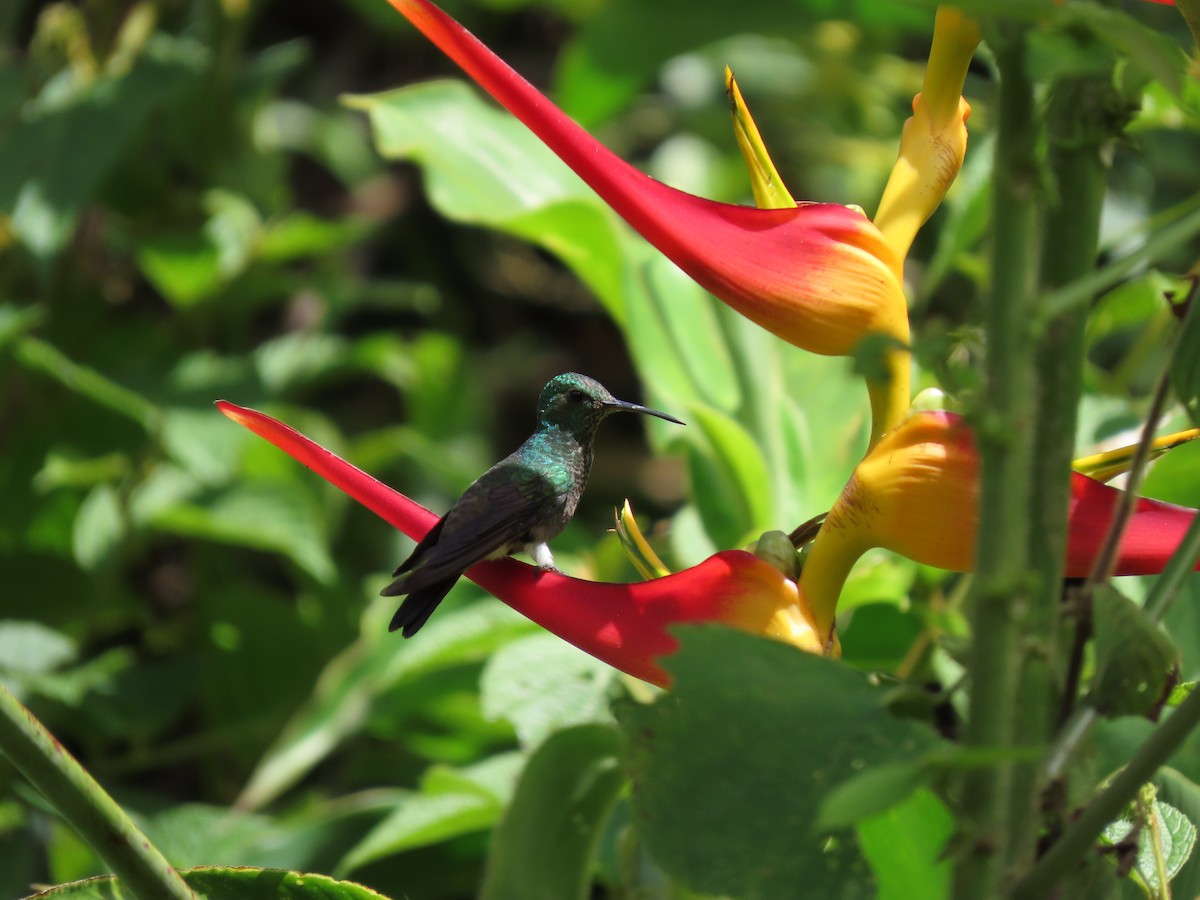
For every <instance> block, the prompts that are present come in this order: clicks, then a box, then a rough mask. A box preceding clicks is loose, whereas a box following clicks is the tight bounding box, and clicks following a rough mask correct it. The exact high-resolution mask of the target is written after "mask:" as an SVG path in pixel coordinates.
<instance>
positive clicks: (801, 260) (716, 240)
mask: <svg viewBox="0 0 1200 900" xmlns="http://www.w3.org/2000/svg"><path fill="white" fill-rule="evenodd" d="M389 2H390V3H391V4H392V6H393V7H395V9H396V10H397V11H398V12H399V13H400V14H401V15H403V16H404V17H405V18H407V19H408V20H409V21H410V22H412V23H413V25H415V26H416V27H417V28H418V29H419V30H420V31H421V32H422V33H423V34H424V35H425V36H426V37H427V38H429V40H430V41H432V42H433V43H434V44H435V45H437V47H438V48H439V49H441V50H442V52H443V53H445V54H446V55H447V56H449V57H450V58H451V59H452V60H454V62H455V63H457V64H458V65H459V66H460V67H461V68H462V69H463V71H464V72H466V73H467V75H469V76H470V77H471V78H472V79H474V81H475V82H476V83H477V84H478V85H479V86H480V87H482V88H483V89H484V90H485V91H487V92H488V93H489V94H491V95H492V97H493V98H495V99H496V100H497V101H498V102H499V103H500V104H501V105H503V106H504V107H505V108H507V109H508V110H509V112H511V113H512V114H513V115H514V116H516V117H517V118H518V119H519V120H520V121H522V122H523V123H524V124H525V125H526V126H527V127H528V128H529V129H530V130H531V131H532V132H533V133H534V134H535V135H537V137H538V138H540V139H541V141H542V142H543V143H545V144H546V146H547V147H549V148H550V149H551V150H552V151H553V152H554V153H555V154H556V155H557V156H558V157H559V158H560V159H562V160H563V162H565V163H566V164H567V165H568V166H569V167H570V168H571V169H572V170H574V171H575V173H576V174H577V175H579V177H580V178H582V179H583V180H584V181H585V182H586V183H587V184H588V185H589V186H591V187H592V189H593V190H595V191H596V193H597V194H599V195H600V196H601V198H603V200H604V201H605V202H606V203H607V204H608V205H609V206H611V207H612V208H613V209H614V210H615V211H616V212H617V213H618V214H619V215H620V216H621V217H622V218H624V219H625V220H626V221H627V222H629V224H630V225H632V226H633V228H634V229H636V230H637V231H638V232H639V233H640V234H641V235H642V236H643V237H645V238H646V240H648V241H649V242H650V243H651V244H653V245H654V246H655V247H656V248H658V249H659V250H660V251H661V252H662V253H663V254H664V255H665V256H667V257H668V258H669V259H671V260H672V261H673V262H675V264H676V265H678V266H679V267H680V268H681V269H683V271H685V272H686V273H687V274H688V275H689V276H691V277H692V278H693V279H694V280H695V281H696V282H697V283H698V284H700V285H701V286H702V287H704V288H705V289H707V290H708V291H710V292H711V293H712V294H714V295H715V296H717V297H719V298H720V299H721V300H723V301H724V302H726V303H728V304H729V305H730V306H732V307H733V308H734V309H736V310H737V311H738V312H740V313H742V314H743V315H745V316H746V317H747V318H749V319H751V320H753V321H754V322H757V323H758V324H759V325H761V326H762V327H764V328H766V329H767V330H768V331H771V332H772V333H774V334H776V335H778V336H779V337H781V338H783V339H784V340H787V341H789V342H791V343H793V344H795V345H796V346H798V347H802V348H804V349H806V350H810V351H812V352H815V353H822V354H828V355H845V354H849V353H851V352H852V351H853V349H854V347H855V346H856V345H857V343H858V342H859V340H861V339H862V338H863V337H864V336H865V335H866V334H869V333H872V332H881V333H886V334H890V335H893V336H897V337H901V338H906V337H907V309H906V306H905V301H904V294H903V290H902V287H901V281H902V271H901V270H902V264H901V261H900V260H899V259H898V258H897V257H896V255H895V253H894V252H893V251H892V250H891V248H890V246H889V245H888V244H887V241H886V240H885V239H884V237H883V235H882V234H881V233H880V232H879V230H878V229H877V228H876V227H875V226H874V225H873V224H872V223H871V222H870V220H868V219H867V218H866V217H865V216H863V215H862V214H861V213H859V212H856V211H854V210H851V209H848V208H847V207H844V206H839V205H836V204H826V203H804V204H800V205H799V206H797V207H795V208H791V209H756V208H754V207H748V206H735V205H732V204H725V203H716V202H713V201H711V200H706V199H704V198H701V197H696V196H693V195H691V194H687V193H684V192H682V191H678V190H676V189H674V188H671V187H668V186H667V185H664V184H662V183H661V182H659V181H656V180H654V179H653V178H651V177H650V176H648V175H646V174H644V173H642V172H640V171H638V170H637V169H636V168H634V167H633V166H632V165H630V164H629V163H627V162H625V161H624V160H623V159H621V158H620V157H618V156H617V155H616V154H614V153H612V151H610V150H609V149H608V148H606V147H605V146H604V145H603V144H601V143H600V142H599V141H597V140H596V139H595V138H593V137H592V136H591V135H590V134H588V133H587V132H586V131H585V130H584V129H582V128H580V127H579V125H577V124H576V123H575V122H573V121H572V120H571V119H570V118H569V117H568V116H567V115H566V113H564V112H563V111H562V110H560V109H559V108H558V107H557V106H555V105H554V104H553V103H552V102H551V101H550V100H549V99H548V98H546V97H545V96H544V95H542V94H541V93H540V92H539V91H538V90H537V89H536V88H534V87H533V86H532V85H531V84H529V82H527V81H526V80H525V79H524V78H522V77H521V76H520V75H518V74H517V73H516V72H515V71H513V69H511V68H510V67H509V66H508V65H507V64H506V63H505V62H504V61H503V60H501V59H500V58H499V57H498V56H496V55H495V54H494V53H492V51H491V50H489V49H488V48H487V47H486V46H484V45H483V44H482V43H480V41H479V40H478V39H477V38H475V36H474V35H472V34H471V33H470V32H468V31H467V30H466V29H465V28H463V27H462V26H461V25H460V24H458V22H456V21H454V19H452V18H450V17H449V16H448V15H446V14H445V13H444V12H442V11H441V10H440V9H438V8H437V7H436V6H434V5H433V4H432V3H429V2H427V0H389Z"/></svg>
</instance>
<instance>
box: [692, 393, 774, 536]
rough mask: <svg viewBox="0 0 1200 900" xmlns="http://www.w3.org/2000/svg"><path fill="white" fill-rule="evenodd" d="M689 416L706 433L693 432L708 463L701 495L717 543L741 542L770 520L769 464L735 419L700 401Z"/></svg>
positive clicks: (699, 456)
mask: <svg viewBox="0 0 1200 900" xmlns="http://www.w3.org/2000/svg"><path fill="white" fill-rule="evenodd" d="M688 418H689V419H690V420H691V421H692V422H693V423H694V425H695V426H696V427H697V429H698V432H699V435H700V436H701V437H702V438H703V443H700V441H698V440H697V439H696V438H694V437H692V436H691V434H690V433H689V435H688V439H689V444H690V446H691V447H692V448H693V450H694V455H693V460H694V461H695V462H696V463H697V464H699V465H701V466H702V467H703V469H702V471H698V472H696V474H695V477H696V478H697V479H698V480H699V479H703V485H704V486H703V489H702V490H701V491H700V492H699V493H698V495H697V497H696V503H697V505H698V506H699V508H700V513H701V515H702V516H703V517H704V519H705V526H706V528H707V529H708V531H709V533H710V534H712V535H713V536H714V538H715V539H716V541H717V543H718V544H721V545H724V546H730V545H736V544H737V543H739V542H741V541H743V540H744V539H745V538H746V537H747V535H749V534H751V533H753V532H759V531H762V530H763V529H765V528H769V527H770V526H771V522H772V519H773V517H774V501H773V494H772V483H771V474H770V470H769V469H768V467H767V462H766V460H765V459H764V458H763V454H762V451H761V450H760V449H759V446H758V443H757V442H756V441H755V439H754V437H753V436H751V435H750V433H749V432H747V431H746V429H745V428H744V427H743V426H742V425H741V424H739V423H738V421H737V420H736V419H733V418H732V417H730V416H728V415H726V414H725V413H722V412H720V411H718V410H716V409H714V408H712V407H710V406H705V405H702V404H697V405H695V406H692V407H690V408H689V409H688Z"/></svg>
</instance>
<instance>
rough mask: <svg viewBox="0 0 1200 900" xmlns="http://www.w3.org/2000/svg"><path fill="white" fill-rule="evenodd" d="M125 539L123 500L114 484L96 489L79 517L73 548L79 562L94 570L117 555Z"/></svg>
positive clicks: (77, 517)
mask: <svg viewBox="0 0 1200 900" xmlns="http://www.w3.org/2000/svg"><path fill="white" fill-rule="evenodd" d="M124 537H125V520H124V518H123V517H122V515H121V501H120V499H119V498H118V497H117V492H116V491H115V490H114V489H113V487H112V486H111V485H108V484H98V485H96V486H95V487H94V488H92V490H91V492H90V493H88V495H87V497H85V498H84V501H83V503H82V504H81V505H80V507H79V515H77V516H76V517H75V528H74V531H73V536H72V545H73V547H74V550H75V559H76V560H78V562H79V565H81V566H82V567H83V568H85V569H94V568H96V567H97V566H99V565H100V564H101V563H103V562H105V561H106V560H108V559H109V558H110V557H111V556H112V555H113V553H115V552H116V549H117V547H118V546H120V543H121V541H122V539H123V538H124Z"/></svg>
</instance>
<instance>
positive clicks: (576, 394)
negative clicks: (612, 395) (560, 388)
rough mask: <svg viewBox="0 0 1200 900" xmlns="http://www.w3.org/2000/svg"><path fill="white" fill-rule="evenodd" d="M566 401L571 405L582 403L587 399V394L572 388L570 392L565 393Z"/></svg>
mask: <svg viewBox="0 0 1200 900" xmlns="http://www.w3.org/2000/svg"><path fill="white" fill-rule="evenodd" d="M567 399H568V400H570V401H571V402H572V403H582V402H583V401H584V400H586V399H587V394H585V393H584V392H583V391H581V390H579V388H572V389H571V390H569V391H567Z"/></svg>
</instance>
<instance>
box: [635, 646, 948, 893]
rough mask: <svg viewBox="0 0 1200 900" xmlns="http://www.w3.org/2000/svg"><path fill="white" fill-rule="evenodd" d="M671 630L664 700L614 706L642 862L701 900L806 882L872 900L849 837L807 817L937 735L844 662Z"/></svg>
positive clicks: (869, 881) (791, 888)
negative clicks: (835, 793)
mask: <svg viewBox="0 0 1200 900" xmlns="http://www.w3.org/2000/svg"><path fill="white" fill-rule="evenodd" d="M677 631H678V633H679V635H680V637H681V642H682V649H681V650H680V651H679V653H678V654H676V655H675V656H672V657H669V658H668V659H667V660H666V662H665V664H666V667H667V669H668V670H669V671H670V673H671V675H672V677H673V679H674V686H673V688H672V690H671V691H670V692H669V693H667V694H665V695H663V696H662V697H660V698H659V699H658V700H657V701H656V702H655V703H653V704H651V705H647V706H634V705H632V704H627V705H624V706H622V707H620V708H619V709H618V719H619V720H620V722H621V724H622V725H623V726H624V729H625V731H626V734H627V736H628V739H629V741H630V744H631V751H630V761H629V768H630V773H631V775H632V778H633V783H634V785H635V788H634V793H633V803H634V813H635V815H636V817H637V821H638V823H639V829H640V830H641V832H642V834H643V836H644V838H645V841H646V844H647V847H648V849H649V850H650V852H651V854H652V855H653V856H654V857H655V858H656V859H657V861H658V862H659V863H660V864H661V865H662V866H663V867H664V868H665V869H666V870H667V871H668V872H669V873H670V874H671V875H672V876H674V877H675V878H677V879H679V880H680V881H681V882H683V883H684V884H685V885H687V886H688V887H690V888H691V889H693V890H698V891H702V892H706V893H715V894H730V895H733V896H737V897H741V898H747V900H757V898H777V897H787V896H793V895H794V893H795V890H796V886H797V885H801V884H802V885H804V886H805V890H806V891H807V892H808V893H809V894H810V895H811V896H813V897H838V898H854V897H873V896H874V895H875V888H874V877H873V875H872V873H871V872H870V870H869V867H868V866H867V863H866V861H865V859H864V858H863V856H862V852H861V850H860V847H859V845H858V840H857V838H856V836H855V834H854V832H852V831H850V830H838V831H834V832H832V833H830V832H821V831H820V830H818V829H817V828H816V827H815V826H814V823H815V821H816V819H817V815H818V813H819V811H820V809H821V806H822V804H823V803H824V802H825V798H826V797H827V796H828V795H829V793H830V791H832V790H833V789H835V788H836V787H837V786H838V785H840V784H842V783H844V782H845V781H847V780H848V779H849V778H851V777H853V776H855V775H857V774H858V773H860V772H864V771H866V770H868V769H870V768H872V767H875V766H879V765H881V764H883V763H888V764H890V765H901V764H904V763H905V762H910V761H913V760H918V759H920V758H922V757H923V756H924V755H925V754H926V753H927V752H928V751H930V749H931V748H933V747H935V746H937V745H938V743H939V742H938V740H937V738H935V737H934V735H933V734H932V733H931V732H930V731H929V730H928V729H926V728H925V727H923V726H922V725H920V724H918V723H916V722H913V721H907V720H902V719H898V718H896V717H894V716H893V715H892V714H891V713H890V712H889V710H888V696H889V695H888V691H886V690H884V689H881V688H879V687H877V686H875V685H873V684H872V683H871V680H870V679H869V678H868V676H867V675H865V674H864V673H861V672H857V671H854V670H852V669H850V668H849V667H847V666H845V665H842V664H841V663H838V662H835V661H833V660H828V659H823V658H820V657H816V656H812V655H810V654H807V653H802V652H800V651H798V650H796V649H795V648H793V647H789V646H786V645H784V644H781V643H778V642H776V641H771V640H767V639H765V638H759V637H754V636H751V635H746V634H742V633H740V632H736V631H729V630H724V629H720V628H716V627H711V626H709V627H698V628H695V627H693V628H679V629H677ZM697 735H703V736H704V737H703V739H702V740H698V739H697ZM697 785H703V786H704V787H703V790H698V789H697Z"/></svg>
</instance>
